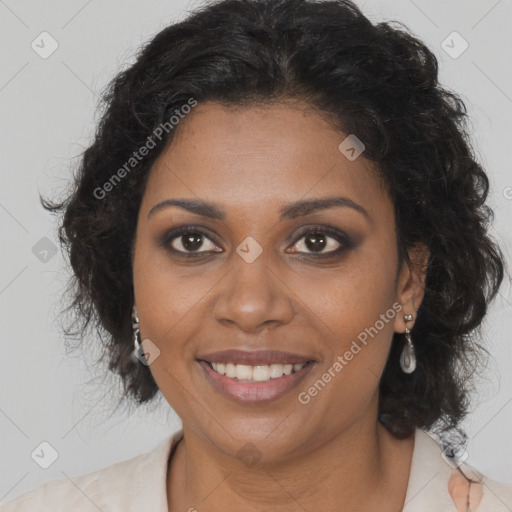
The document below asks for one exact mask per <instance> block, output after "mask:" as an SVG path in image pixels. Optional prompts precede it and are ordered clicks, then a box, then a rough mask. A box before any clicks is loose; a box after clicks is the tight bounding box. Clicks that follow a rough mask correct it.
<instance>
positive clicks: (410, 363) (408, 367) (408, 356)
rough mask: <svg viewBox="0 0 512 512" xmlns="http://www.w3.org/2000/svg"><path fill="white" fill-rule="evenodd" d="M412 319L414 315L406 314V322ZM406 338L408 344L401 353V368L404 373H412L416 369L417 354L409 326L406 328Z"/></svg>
mask: <svg viewBox="0 0 512 512" xmlns="http://www.w3.org/2000/svg"><path fill="white" fill-rule="evenodd" d="M412 319H413V318H412V315H405V316H404V320H405V321H406V322H411V321H412ZM405 340H406V344H405V346H404V348H403V350H402V353H401V354H400V368H402V371H403V372H404V373H412V372H413V371H414V370H415V369H416V355H415V353H414V345H413V344H412V339H411V331H409V328H407V327H406V328H405Z"/></svg>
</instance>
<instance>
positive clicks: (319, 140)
mask: <svg viewBox="0 0 512 512" xmlns="http://www.w3.org/2000/svg"><path fill="white" fill-rule="evenodd" d="M179 130H180V131H179V132H178V133H177V134H176V135H177V136H176V138H175V139H174V141H173V142H172V144H171V145H170V146H168V147H167V148H166V149H165V150H164V152H163V153H162V154H161V155H160V157H159V158H158V159H157V161H156V162H155V164H154V166H153V168H152V170H151V174H150V176H149V178H148V182H147V188H146V190H145V194H144V197H143V200H142V204H141V208H140V212H139V218H138V225H137V234H136V245H135V259H134V269H133V270H134V286H135V304H136V306H137V309H138V313H139V319H140V328H141V339H142V340H146V339H149V340H151V342H152V343H153V344H154V345H147V346H146V349H147V350H148V351H149V352H151V350H154V349H152V348H147V347H155V346H156V347H157V348H158V350H159V351H160V353H159V355H158V356H157V357H156V358H155V359H154V361H153V362H152V363H151V365H150V370H151V372H152V374H153V376H154V379H155V381H156V382H157V384H158V386H159V388H160V390H161V392H162V393H163V395H164V396H165V398H166V399H167V401H168V402H169V404H170V405H171V406H172V408H173V409H174V410H175V411H176V412H177V414H178V415H179V416H180V418H181V420H182V421H183V424H184V427H185V428H188V429H191V430H193V431H194V432H195V433H196V434H198V435H200V436H201V437H202V438H203V439H204V440H207V441H210V442H211V443H213V445H214V446H215V447H217V448H219V449H220V450H221V451H223V452H224V453H227V454H231V455H236V454H237V453H239V451H240V450H241V449H242V448H243V447H244V446H245V445H246V443H248V442H251V443H253V444H254V445H255V446H257V447H258V449H260V450H261V452H262V453H263V454H264V455H265V456H267V457H275V458H276V459H277V458H279V457H284V456H285V455H286V456H289V455H290V454H294V453H296V454H297V453H305V452H306V451H309V450H313V449H315V448H317V447H318V446H319V445H321V444H323V443H325V441H326V440H328V439H330V438H332V437H333V436H335V435H336V434H337V433H339V432H342V431H348V430H352V431H354V432H361V431H363V430H364V429H365V428H373V429H374V428H375V424H376V415H377V403H378V402H377V401H378V383H379V379H380V377H381V374H382V371H383V368H384V366H385V363H386V359H387V355H388V351H389V348H390V343H391V339H392V336H393V333H394V332H395V331H397V332H403V331H404V330H405V324H404V322H403V316H404V314H409V313H413V314H415V309H417V308H418V307H419V302H420V301H421V297H422V296H421V291H419V285H418V284H417V283H418V282H417V281H413V280H412V279H411V273H410V270H409V267H407V266H406V265H405V264H404V265H403V266H402V267H401V268H400V269H399V268H398V255H397V248H396V233H395V221H394V211H393V204H392V202H391V200H390V198H389V197H388V195H387V194H386V192H385V191H384V189H382V188H381V185H380V183H379V181H378V179H377V178H376V176H375V175H374V174H372V172H371V171H370V166H369V162H368V161H367V160H365V159H364V158H363V156H359V157H357V158H355V157H356V156H357V149H359V148H358V147H355V146H354V145H353V142H352V143H351V139H348V140H347V141H345V142H344V143H343V141H344V140H345V139H346V137H347V135H345V134H342V133H340V132H339V131H336V130H334V129H333V128H332V127H331V126H330V125H329V124H328V123H327V122H326V121H325V120H324V118H322V117H321V116H320V115H319V114H318V113H315V112H314V111H313V110H309V109H307V107H305V106H302V107H301V106H300V105H298V104H291V103H281V104H279V105H275V106H273V107H268V108H261V107H245V108H240V109H233V108H228V107H224V106H221V105H219V104H217V103H213V102H209V103H204V104H200V105H198V106H197V107H196V108H195V109H194V110H193V111H192V112H191V113H190V114H189V115H188V116H187V118H186V119H184V120H183V121H181V125H180V126H179ZM341 143H343V145H342V147H341V150H340V149H339V146H340V144H341ZM351 147H355V150H356V151H351V149H350V148H351ZM327 198H343V199H337V200H333V201H332V203H330V204H331V206H330V207H325V205H324V207H315V208H313V207H312V206H311V205H312V204H313V205H314V203H310V202H313V201H318V200H325V199H327ZM169 200H188V201H193V202H194V203H197V204H199V203H203V202H204V203H208V205H211V207H207V206H202V207H200V208H199V207H197V205H196V208H195V211H191V210H190V209H187V208H184V207H180V206H177V205H169V204H167V205H165V204H162V202H163V201H169ZM336 201H337V202H336ZM157 205H160V206H159V207H158V208H157V209H154V208H155V206H157ZM308 205H309V206H308ZM317 206H318V205H317ZM320 206H321V205H320ZM211 209H214V211H215V212H216V213H218V214H219V215H217V216H215V217H212V216H211V215H210V214H211V213H212V211H211ZM219 217H222V218H219ZM184 226H187V227H190V228H191V232H189V233H185V234H184V233H181V234H179V235H177V236H176V235H175V234H173V233H171V231H172V230H176V228H179V227H184ZM198 231H200V232H198ZM412 276H413V277H414V274H412ZM402 308H403V309H402ZM409 325H410V324H409ZM145 343H147V342H145ZM223 351H241V353H238V352H237V353H234V352H231V353H225V354H216V355H215V354H214V353H217V352H223ZM271 351H272V352H271ZM276 351H277V352H285V353H287V354H276V353H275V352H276ZM212 354H213V355H212ZM204 361H209V362H211V363H221V366H220V368H219V367H217V370H220V371H221V372H222V364H224V365H225V366H224V371H228V372H234V373H229V375H230V376H226V375H221V373H218V371H217V372H216V371H215V370H214V369H213V368H211V367H210V365H209V364H208V363H206V362H204ZM307 361H312V362H310V363H308V364H306V365H305V366H303V367H302V369H300V368H301V366H300V364H301V363H304V362H307ZM235 363H238V364H239V365H240V366H233V364H235ZM243 363H245V364H243ZM282 364H285V365H289V364H296V365H299V366H297V367H296V369H297V370H298V371H297V373H295V370H294V373H292V374H291V375H286V373H288V372H289V369H290V367H289V366H280V365H282ZM271 365H274V366H271ZM247 366H249V368H247ZM283 372H284V374H283ZM233 374H234V375H235V376H236V375H237V376H238V378H236V377H233ZM281 375H282V376H281Z"/></svg>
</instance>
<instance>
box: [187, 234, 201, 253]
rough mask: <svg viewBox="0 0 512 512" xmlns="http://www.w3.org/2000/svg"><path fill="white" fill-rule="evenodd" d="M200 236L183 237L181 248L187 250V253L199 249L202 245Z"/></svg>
mask: <svg viewBox="0 0 512 512" xmlns="http://www.w3.org/2000/svg"><path fill="white" fill-rule="evenodd" d="M201 238H202V235H185V236H183V240H184V242H182V243H183V247H185V249H187V251H195V250H197V249H199V248H200V247H201V245H202V243H203V242H202V240H201Z"/></svg>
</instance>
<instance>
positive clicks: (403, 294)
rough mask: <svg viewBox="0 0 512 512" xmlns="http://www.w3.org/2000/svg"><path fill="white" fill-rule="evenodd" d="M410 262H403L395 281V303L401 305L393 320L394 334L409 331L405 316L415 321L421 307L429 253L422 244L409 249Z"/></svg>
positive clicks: (408, 323) (410, 324)
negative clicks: (409, 316)
mask: <svg viewBox="0 0 512 512" xmlns="http://www.w3.org/2000/svg"><path fill="white" fill-rule="evenodd" d="M407 253H408V254H409V260H410V262H408V261H406V260H404V261H403V262H402V267H401V269H400V272H399V275H398V279H397V290H396V296H397V302H399V303H400V304H401V305H402V308H403V309H402V311H401V312H400V314H399V315H397V316H396V318H395V325H394V326H395V332H405V328H406V327H409V329H411V327H412V325H413V324H412V323H410V322H405V321H404V316H405V315H412V317H413V322H414V321H415V320H416V312H417V311H418V309H419V308H420V306H421V303H422V301H423V297H424V296H425V280H426V275H427V268H428V260H429V257H430V251H429V250H428V248H427V246H426V245H424V244H416V245H414V246H413V247H412V248H410V249H409V250H408V251H407Z"/></svg>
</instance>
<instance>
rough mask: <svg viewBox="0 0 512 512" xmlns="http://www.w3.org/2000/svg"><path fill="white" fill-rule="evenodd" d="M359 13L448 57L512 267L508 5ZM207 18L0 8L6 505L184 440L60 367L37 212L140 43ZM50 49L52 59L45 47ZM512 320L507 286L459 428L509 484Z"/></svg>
mask: <svg viewBox="0 0 512 512" xmlns="http://www.w3.org/2000/svg"><path fill="white" fill-rule="evenodd" d="M358 3H359V5H360V7H361V8H362V9H363V12H365V14H367V15H368V16H369V17H370V18H371V19H372V20H374V21H380V20H386V19H397V20H399V21H402V22H403V23H405V24H406V25H407V26H408V27H409V28H410V29H411V30H412V31H413V32H414V33H415V34H416V35H418V36H419V37H420V38H421V39H423V40H424V41H425V42H426V43H427V45H428V46H429V47H430V48H431V49H432V50H433V51H434V53H435V54H436V55H437V56H438V58H439V62H440V70H441V77H440V78H441V81H442V83H444V84H445V85H446V86H447V87H448V88H451V89H454V90H455V91H457V92H459V93H461V94H462V97H463V99H464V100H465V102H466V104H467V106H468V110H469V114H470V115H471V117H472V126H473V130H474V141H475V147H476V149H477V152H478V155H479V159H480V161H481V162H482V163H483V164H484V166H485V167H486V168H487V169H488V171H489V174H490V178H491V194H490V198H489V204H490V205H491V206H492V207H493V208H494V210H495V212H496V222H495V230H494V231H495V236H496V238H497V239H498V240H499V241H500V242H501V244H502V246H503V248H504V250H505V253H506V256H507V259H508V261H510V248H511V246H512V242H511V229H510V226H511V223H510V219H511V218H512V172H511V163H510V146H511V142H512V138H511V135H512V130H511V124H510V119H511V114H512V70H511V64H510V63H511V62H512V55H511V54H512V31H511V30H510V26H511V21H512V2H511V0H499V1H498V0H471V1H467V0H457V1H449V2H447V1H432V0H430V1H426V0H414V1H412V0H407V1H406V0H400V1H390V0H386V1H384V0H368V1H360V2H358ZM198 5H200V2H194V3H193V4H191V3H186V2H184V1H177V0H172V1H164V0H148V1H145V2H141V1H139V2H136V1H134V0H128V1H126V0H125V1H123V2H119V1H118V2H114V1H103V2H100V1H98V0H90V1H86V0H68V1H67V2H57V1H55V0H53V1H46V2H36V1H35V0H32V1H24V0H0V42H1V47H2V52H1V54H0V59H1V61H0V70H1V71H0V108H1V130H2V131H1V141H2V144H1V173H2V174H1V176H2V186H1V187H0V223H1V237H2V251H1V257H2V265H1V267H0V315H1V326H2V328H1V331H0V332H1V337H2V339H1V343H2V356H3V357H2V358H1V362H0V365H1V369H0V379H1V381H0V431H1V439H2V443H1V446H0V461H1V462H0V502H1V501H4V500H7V499H12V498H14V497H15V496H17V495H18V494H20V493H21V492H23V491H25V490H27V489H30V488H32V487H34V486H36V485H38V484H40V483H43V482H45V481H48V480H50V479H53V478H61V477H63V476H77V475H80V474H84V473H86V472H89V471H93V470H95V469H99V468H100V467H103V466H106V465H109V464H112V463H114V462H117V461H119V460H123V459H126V458H129V457H132V456H134V455H137V454H139V453H142V452H145V451H149V450H151V449H152V448H154V446H156V444H157V443H158V442H159V441H160V440H161V439H163V438H164V437H165V436H167V435H168V434H169V433H171V432H173V431H175V430H176V429H177V428H179V426H180V423H179V420H178V419H177V417H176V416H175V414H174V413H173V412H172V411H171V410H170V409H169V407H168V405H167V403H166V402H164V401H163V400H162V401H161V404H160V405H159V406H158V407H157V408H155V409H154V410H150V411H147V410H144V409H141V410H139V411H138V412H136V413H135V414H133V415H131V416H129V415H128V414H126V413H122V412H118V413H116V414H114V415H111V414H110V408H111V402H109V401H108V400H105V399H104V400H102V399H101V398H102V394H103V393H104V392H105V391H107V390H108V389H110V388H111V387H112V386H113V385H116V384H115V381H114V382H112V381H109V380H107V381H106V382H105V383H103V382H102V372H101V371H100V369H98V368H95V367H92V366H91V365H90V364H89V365H88V364H87V363H86V360H85V358H84V357H81V356H80V354H79V353H75V354H74V355H73V357H70V355H67V354H66V353H65V350H64V345H63V339H62V335H61V333H60V331H59V324H58V321H57V320H56V316H57V312H58V311H59V309H60V304H59V299H60V298H61V296H62V292H63V287H64V285H65V283H66V279H67V276H68V270H67V268H66V266H65V264H64V259H63V257H62V254H61V252H60V250H59V249H58V248H57V246H58V244H57V239H56V234H55V230H54V220H53V219H52V218H51V216H50V215H49V214H48V213H47V212H45V211H44V210H43V209H42V208H41V206H40V205H39V201H38V191H39V192H42V193H44V194H45V195H52V193H53V195H54V197H58V193H59V192H62V190H63V189H64V187H65V186H66V184H67V182H68V179H69V176H70V173H71V168H72V167H73V166H75V165H76V164H77V162H78V155H79V154H80V153H81V152H82V151H83V150H84V149H86V147H87V146H88V144H89V143H90V141H91V137H92V135H93V131H94V126H95V123H96V122H97V120H98V116H97V114H95V106H96V102H97V95H98V93H99V92H100V91H101V90H102V89H103V87H104V86H105V85H106V84H107V82H108V81H109V80H110V79H111V78H112V77H113V75H114V74H115V73H116V72H118V71H119V70H120V69H121V68H124V67H125V66H127V65H129V64H130V63H131V62H133V57H134V53H135V51H136V50H137V48H138V47H139V45H140V44H141V43H143V42H144V41H146V40H147V39H149V38H150V37H151V36H153V35H154V34H155V33H156V32H157V31H159V30H160V29H161V28H163V27H164V26H166V25H167V24H169V23H171V22H173V21H175V20H178V19H180V18H182V17H183V15H184V13H185V12H186V9H187V8H188V7H194V6H198ZM43 31H47V32H48V33H49V34H51V36H52V37H53V38H54V39H55V40H56V41H57V43H58V49H57V50H56V51H55V52H54V53H53V54H52V55H50V56H49V57H48V58H42V57H41V56H40V55H39V54H38V53H36V51H34V49H33V48H32V47H31V44H32V42H33V41H34V40H35V43H34V44H39V46H40V47H42V46H43V43H41V36H40V34H41V33H42V32H43ZM454 31H456V32H458V33H459V34H460V35H461V36H462V37H463V38H464V40H466V41H467V43H468V44H469V46H468V48H467V50H466V51H464V52H463V53H462V54H461V55H458V56H457V58H453V57H452V56H450V55H448V53H447V52H446V51H445V50H444V49H443V47H442V46H441V45H442V42H443V41H444V40H446V38H447V37H448V36H449V35H450V34H451V33H452V32H454ZM445 44H449V45H450V46H452V48H451V50H450V51H451V52H452V54H455V53H460V51H461V49H462V48H463V46H462V44H463V41H462V40H459V39H457V36H456V37H455V39H454V38H453V36H451V37H450V38H448V39H447V43H445ZM44 47H45V49H46V50H48V49H49V48H50V40H49V39H45V43H44ZM42 50H43V49H42V48H40V51H42ZM454 52H455V53H454ZM45 237H46V238H47V239H48V240H46V239H45ZM53 247H55V253H53V252H52V248H53ZM45 250H46V251H48V252H46V253H45V252H44V251H45ZM511 313H512V296H511V287H510V284H509V282H505V283H504V285H503V287H502V289H501V292H500V295H499V297H498V298H497V300H496V302H495V304H494V305H493V307H492V309H491V311H490V313H489V315H488V317H487V318H486V321H485V324H484V330H483V332H484V335H485V340H486V346H487V347H488V348H489V349H490V351H491V353H492V355H493V358H492V359H491V361H490V364H489V368H488V371H487V373H486V378H485V380H483V381H482V382H481V383H480V385H479V392H480V394H479V397H478V399H477V400H476V401H475V406H474V411H473V412H472V414H471V416H470V417H469V419H468V421H466V423H465V424H464V426H465V427H466V429H467V432H468V434H469V437H470V441H469V444H468V447H467V452H468V455H469V457H468V462H469V463H471V464H472V465H474V466H476V467H477V468H478V469H479V470H480V471H481V472H483V473H486V474H487V475H488V476H490V477H492V478H495V479H500V480H503V481H506V482H508V483H512V471H511V463H510V460H511V458H512V442H511V441H510V432H511V425H512V372H510V365H511V363H512V344H511V343H510V332H511V331H512V315H511ZM85 355H86V354H85ZM85 355H84V356H85ZM117 385H118V384H117ZM43 441H47V442H49V443H50V444H51V445H52V446H53V447H54V448H55V449H56V450H57V452H58V458H57V460H56V461H55V462H54V463H53V464H52V465H51V466H50V467H49V468H48V469H42V468H41V467H39V466H38V465H37V464H36V463H35V462H34V460H33V459H32V458H31V453H32V452H33V450H34V449H35V448H37V447H38V446H39V444H40V443H41V442H43Z"/></svg>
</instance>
